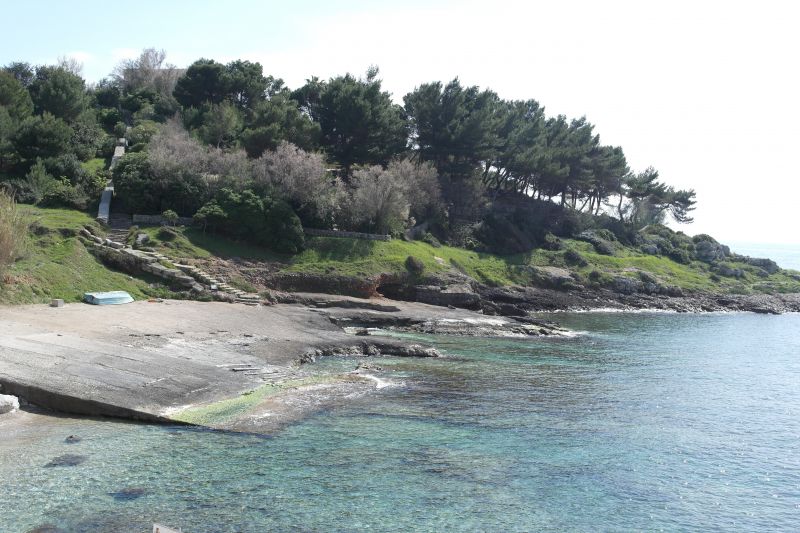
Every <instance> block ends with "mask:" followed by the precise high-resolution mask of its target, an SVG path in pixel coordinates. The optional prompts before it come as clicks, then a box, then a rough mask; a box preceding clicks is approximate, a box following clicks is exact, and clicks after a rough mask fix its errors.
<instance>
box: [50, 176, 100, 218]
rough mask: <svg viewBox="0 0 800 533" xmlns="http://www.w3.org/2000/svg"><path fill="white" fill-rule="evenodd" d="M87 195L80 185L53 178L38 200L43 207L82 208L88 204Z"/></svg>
mask: <svg viewBox="0 0 800 533" xmlns="http://www.w3.org/2000/svg"><path fill="white" fill-rule="evenodd" d="M88 201H89V199H88V197H87V196H86V193H85V192H84V191H83V189H82V188H81V187H75V186H73V185H71V184H70V182H69V180H67V179H66V178H62V179H60V180H53V185H52V186H51V187H50V188H49V189H48V191H47V192H46V193H45V195H44V196H43V197H42V199H41V201H40V202H39V204H40V205H42V206H45V207H69V208H72V209H79V210H84V209H86V207H87V204H88Z"/></svg>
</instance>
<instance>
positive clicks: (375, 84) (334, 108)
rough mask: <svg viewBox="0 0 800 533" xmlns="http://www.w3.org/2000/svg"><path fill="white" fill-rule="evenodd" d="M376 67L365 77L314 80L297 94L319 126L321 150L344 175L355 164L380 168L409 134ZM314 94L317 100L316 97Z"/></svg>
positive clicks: (402, 149) (403, 147) (402, 115)
mask: <svg viewBox="0 0 800 533" xmlns="http://www.w3.org/2000/svg"><path fill="white" fill-rule="evenodd" d="M377 75H378V69H377V68H371V69H370V70H369V71H368V72H367V77H366V78H365V79H356V78H354V77H353V76H351V75H350V74H347V75H345V76H339V77H336V78H332V79H330V80H329V81H328V82H327V83H325V84H324V85H319V84H318V82H309V83H313V84H314V86H311V87H306V88H304V89H301V90H300V91H299V92H297V94H298V95H305V96H306V98H308V99H307V100H306V101H301V105H302V106H304V107H305V108H306V109H308V110H309V113H310V116H311V118H312V119H313V120H314V121H315V122H317V123H318V124H319V125H320V129H321V133H322V137H321V144H322V147H323V149H324V150H325V151H326V152H328V153H329V154H330V155H331V157H332V158H333V159H334V160H336V161H337V162H338V163H339V164H341V165H342V167H344V173H345V176H349V175H350V173H351V168H352V166H353V165H355V164H381V165H385V164H387V163H388V162H389V160H391V159H392V158H393V157H394V156H396V155H397V154H399V153H401V152H403V151H404V150H405V148H406V143H407V138H408V130H407V125H406V120H405V115H404V113H403V108H402V107H400V106H398V105H395V104H393V103H392V99H391V95H390V94H389V93H388V92H385V91H381V81H380V80H379V79H378V78H377ZM318 90H319V91H320V92H319V99H318V100H313V99H312V98H315V96H316V92H317V91H318Z"/></svg>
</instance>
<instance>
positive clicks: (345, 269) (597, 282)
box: [143, 228, 800, 294]
mask: <svg viewBox="0 0 800 533" xmlns="http://www.w3.org/2000/svg"><path fill="white" fill-rule="evenodd" d="M143 231H145V232H147V233H148V234H149V235H150V236H151V239H152V243H153V245H154V246H156V247H157V248H158V249H159V251H161V252H162V253H164V254H165V255H167V256H169V257H173V258H175V259H180V258H187V259H191V258H195V259H207V258H210V257H214V256H216V257H222V258H232V257H238V258H242V259H250V260H256V261H271V262H275V263H276V266H278V270H280V271H285V272H306V273H314V274H326V273H327V274H339V275H350V276H357V277H366V276H375V275H379V274H381V273H395V274H399V273H403V272H406V267H405V261H406V258H408V257H409V256H414V257H416V258H418V259H419V260H420V261H422V262H423V263H424V265H425V274H426V275H435V274H437V273H444V272H446V271H448V270H457V271H460V272H462V273H464V274H467V275H469V276H471V277H473V278H474V279H476V280H478V281H480V282H482V283H485V284H488V285H494V286H503V285H515V284H519V285H529V284H535V283H536V282H537V281H536V280H537V279H538V278H537V276H536V275H535V272H536V268H537V267H539V268H541V267H558V268H563V269H566V270H569V271H570V272H572V273H573V274H574V275H575V276H576V277H577V278H578V280H579V281H580V282H581V283H582V284H584V285H587V286H603V284H608V283H609V282H610V280H612V279H613V278H614V277H628V278H633V279H641V277H642V275H643V274H642V272H644V273H646V274H649V275H651V276H653V277H654V278H656V279H657V280H658V281H659V283H661V284H663V285H672V286H676V287H680V288H681V289H683V290H685V291H691V292H696V291H705V292H715V293H731V294H752V293H788V292H800V275H798V273H797V272H792V271H785V270H781V271H780V272H777V273H775V274H772V275H770V276H767V277H761V276H760V275H759V270H760V269H758V268H757V267H753V266H751V265H747V264H745V263H739V262H730V263H729V265H730V266H732V267H735V268H738V269H740V270H742V271H743V272H744V276H743V277H741V278H725V277H720V276H718V275H716V274H715V273H714V272H713V271H712V269H711V267H710V265H708V264H706V263H703V262H700V261H693V262H691V263H690V264H682V263H678V262H675V261H673V260H672V259H670V258H668V257H664V256H655V255H648V254H644V253H642V252H640V251H638V250H635V249H632V248H624V247H618V249H617V251H616V253H615V255H613V256H608V255H601V254H598V253H596V252H595V250H594V248H593V247H592V245H591V244H589V243H586V242H581V241H577V240H570V239H566V240H564V241H563V244H564V249H562V250H558V251H551V250H543V249H537V250H533V251H531V252H529V253H525V254H517V255H510V256H497V255H492V254H486V253H479V252H475V251H472V250H465V249H461V248H452V247H448V246H441V247H433V246H431V245H430V244H427V243H424V242H421V241H413V242H406V241H403V240H396V239H395V240H391V241H388V242H383V241H363V240H355V239H337V238H332V237H312V238H308V239H307V240H306V250H305V251H303V252H302V253H300V254H297V255H295V256H286V255H281V254H276V253H274V252H271V251H269V250H266V249H264V248H260V247H258V246H252V245H248V244H243V243H236V242H232V241H229V240H226V239H224V238H221V237H218V236H214V235H209V234H203V232H202V231H200V230H198V229H196V228H175V230H174V236H173V235H166V236H167V237H168V238H163V237H164V236H165V232H162V231H161V230H160V229H159V228H145V229H144V230H143ZM567 250H573V251H576V252H578V253H579V254H580V255H581V257H582V258H583V259H584V260H585V262H586V264H585V265H582V266H576V265H574V264H570V263H569V262H568V261H567V259H566V258H565V253H566V251H567Z"/></svg>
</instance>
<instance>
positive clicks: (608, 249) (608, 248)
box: [576, 230, 616, 255]
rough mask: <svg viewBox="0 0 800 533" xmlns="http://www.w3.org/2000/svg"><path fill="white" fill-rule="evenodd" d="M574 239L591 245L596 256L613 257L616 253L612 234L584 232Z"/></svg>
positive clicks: (594, 231)
mask: <svg viewBox="0 0 800 533" xmlns="http://www.w3.org/2000/svg"><path fill="white" fill-rule="evenodd" d="M576 238H577V239H578V240H580V241H585V242H588V243H589V244H591V245H592V246H593V247H594V250H595V251H596V252H597V253H598V254H602V255H614V252H615V251H616V249H615V247H614V243H613V242H612V241H613V240H614V239H615V237H614V234H613V233H611V232H610V231H608V230H586V231H582V232H580V233H579V234H578V235H577V237H576Z"/></svg>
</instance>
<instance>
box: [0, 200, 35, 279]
mask: <svg viewBox="0 0 800 533" xmlns="http://www.w3.org/2000/svg"><path fill="white" fill-rule="evenodd" d="M29 226H30V222H29V220H28V219H27V217H25V215H23V213H22V212H21V211H20V210H19V209H18V208H17V204H16V202H14V198H13V197H12V196H11V195H10V194H8V193H7V192H5V191H3V190H0V283H2V282H3V279H4V275H5V272H6V270H7V269H8V267H9V266H11V265H12V264H13V263H14V262H15V261H16V260H17V259H19V258H20V257H21V256H22V255H23V254H24V252H25V248H26V241H27V238H28V228H29Z"/></svg>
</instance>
